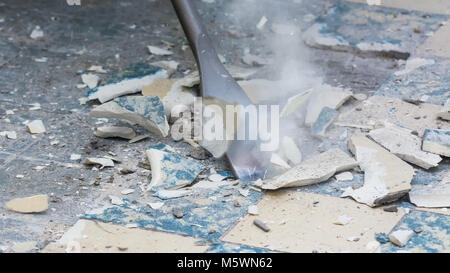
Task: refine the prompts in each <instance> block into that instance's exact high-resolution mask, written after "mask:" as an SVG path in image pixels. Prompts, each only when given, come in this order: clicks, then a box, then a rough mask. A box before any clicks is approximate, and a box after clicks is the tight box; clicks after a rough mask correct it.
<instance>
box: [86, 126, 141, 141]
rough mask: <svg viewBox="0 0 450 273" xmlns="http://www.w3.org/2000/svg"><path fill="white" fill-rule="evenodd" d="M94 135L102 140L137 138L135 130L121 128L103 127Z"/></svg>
mask: <svg viewBox="0 0 450 273" xmlns="http://www.w3.org/2000/svg"><path fill="white" fill-rule="evenodd" d="M94 135H96V136H98V137H101V138H110V137H120V138H125V139H133V138H134V137H135V136H136V133H135V132H134V130H133V128H130V127H119V126H103V127H99V128H97V130H95V133H94Z"/></svg>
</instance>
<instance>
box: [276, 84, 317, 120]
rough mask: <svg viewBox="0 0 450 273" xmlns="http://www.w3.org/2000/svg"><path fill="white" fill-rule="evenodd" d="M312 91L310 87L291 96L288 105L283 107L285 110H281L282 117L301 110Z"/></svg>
mask: <svg viewBox="0 0 450 273" xmlns="http://www.w3.org/2000/svg"><path fill="white" fill-rule="evenodd" d="M311 93H312V89H309V90H306V91H305V92H302V93H300V94H297V95H295V96H292V97H290V98H289V99H288V101H287V103H286V105H285V106H284V107H283V110H281V114H280V117H281V118H285V117H287V116H289V115H291V114H293V113H295V112H296V111H297V110H299V109H300V108H301V107H302V106H303V105H304V104H305V103H306V102H307V101H308V99H309V97H310V95H311Z"/></svg>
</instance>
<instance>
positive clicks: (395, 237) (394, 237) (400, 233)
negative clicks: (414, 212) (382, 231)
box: [389, 229, 414, 247]
mask: <svg viewBox="0 0 450 273" xmlns="http://www.w3.org/2000/svg"><path fill="white" fill-rule="evenodd" d="M413 235H414V231H412V230H404V229H400V230H396V231H394V232H392V233H391V235H389V239H390V241H391V243H393V244H395V245H396V246H399V247H404V246H405V245H406V244H407V243H408V241H409V239H411V237H412V236H413Z"/></svg>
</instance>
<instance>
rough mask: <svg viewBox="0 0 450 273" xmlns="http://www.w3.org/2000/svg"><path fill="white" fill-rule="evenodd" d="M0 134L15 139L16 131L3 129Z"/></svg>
mask: <svg viewBox="0 0 450 273" xmlns="http://www.w3.org/2000/svg"><path fill="white" fill-rule="evenodd" d="M0 136H2V137H6V138H9V139H17V133H16V132H14V131H3V132H0Z"/></svg>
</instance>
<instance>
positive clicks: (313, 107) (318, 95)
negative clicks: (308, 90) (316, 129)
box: [305, 85, 353, 125]
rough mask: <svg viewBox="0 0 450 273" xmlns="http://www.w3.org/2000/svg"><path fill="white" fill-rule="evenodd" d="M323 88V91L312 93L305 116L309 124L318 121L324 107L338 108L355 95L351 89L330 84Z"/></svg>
mask: <svg viewBox="0 0 450 273" xmlns="http://www.w3.org/2000/svg"><path fill="white" fill-rule="evenodd" d="M323 88H324V90H323V91H322V90H317V91H316V92H314V93H313V94H312V95H311V99H310V100H309V103H308V107H307V111H306V117H305V124H307V125H312V124H314V122H316V120H317V118H318V117H319V115H320V112H321V111H322V109H323V108H325V107H329V108H331V109H334V110H337V109H339V107H341V106H342V105H343V104H344V103H345V102H346V101H347V100H348V99H349V98H350V97H351V96H352V95H353V93H352V92H351V91H348V90H344V89H341V88H337V87H332V86H329V85H324V86H323Z"/></svg>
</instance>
